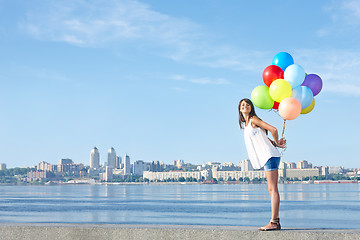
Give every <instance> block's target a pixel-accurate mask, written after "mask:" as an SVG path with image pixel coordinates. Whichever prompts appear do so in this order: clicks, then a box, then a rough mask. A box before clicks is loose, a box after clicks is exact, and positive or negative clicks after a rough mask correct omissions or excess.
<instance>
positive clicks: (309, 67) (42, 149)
mask: <svg viewBox="0 0 360 240" xmlns="http://www.w3.org/2000/svg"><path fill="white" fill-rule="evenodd" d="M359 8H360V2H358V1H353V0H339V1H332V0H325V1H310V0H305V1H298V2H296V1H290V2H289V1H286V0H280V1H277V2H276V3H274V2H269V1H261V2H260V3H259V2H251V1H246V2H242V1H236V0H229V1H225V2H221V1H216V0H206V1H196V2H192V3H191V7H190V6H189V3H186V2H184V1H171V2H170V1H166V0H156V1H155V0H109V1H106V0H99V1H82V0H74V1H56V0H49V1H41V0H34V1H31V2H29V1H22V0H12V1H4V0H0V52H1V54H2V58H1V59H0V82H1V88H0V116H1V118H0V136H1V138H0V146H1V152H2V156H1V159H0V162H4V163H6V164H7V166H8V167H9V168H11V167H16V166H30V165H34V164H36V163H37V162H38V161H41V160H48V161H53V162H55V161H57V160H56V159H60V158H67V157H69V158H71V159H73V160H74V162H88V156H89V151H90V149H89V146H90V147H92V146H97V147H98V149H100V159H101V160H105V159H107V150H108V148H109V147H111V146H113V147H114V148H115V149H117V150H118V151H119V153H121V156H124V155H125V154H124V150H126V151H127V152H128V153H129V155H131V158H132V159H148V160H152V159H154V160H158V161H162V162H170V161H173V160H175V159H184V160H185V161H187V162H192V163H194V164H203V163H206V162H208V161H224V162H225V161H227V162H238V161H239V160H241V159H245V158H247V153H246V149H245V144H244V140H243V132H242V131H241V130H240V129H239V125H238V112H237V106H238V103H239V100H240V99H242V98H244V97H247V98H250V96H251V92H252V90H253V89H254V88H255V87H257V86H259V85H264V83H263V80H262V73H263V70H264V69H265V68H266V67H267V66H269V65H271V64H272V59H273V57H274V56H275V55H276V54H277V53H278V52H282V51H285V52H288V53H290V54H291V55H292V56H293V58H294V61H295V63H296V64H299V65H301V66H302V67H303V68H304V70H305V72H306V73H308V74H311V73H315V74H318V75H319V76H320V77H321V78H322V81H323V88H322V90H321V92H320V94H319V95H317V96H316V103H315V108H314V110H313V111H312V112H310V113H309V114H305V115H300V116H299V117H298V118H297V119H295V120H291V121H287V122H286V129H285V137H286V139H287V144H288V148H287V150H286V151H285V152H284V156H283V158H282V160H283V161H300V160H302V159H307V160H309V161H311V162H313V164H314V165H328V166H344V167H346V168H355V167H358V160H359V157H358V156H357V155H356V154H354V152H355V149H357V145H358V136H359V135H360V112H358V111H357V109H358V103H359V99H360V80H359V78H358V77H357V76H359V74H360V72H359V71H360V43H359V42H358V41H357V39H358V35H359V33H360V28H359V26H360V14H359V12H358V11H357V9H359ZM256 113H257V115H258V116H259V117H260V118H262V119H263V120H265V121H266V122H268V123H269V124H271V125H273V126H275V127H276V128H277V129H278V131H279V133H280V134H281V132H282V128H283V120H282V118H281V117H280V116H279V114H277V113H276V112H274V111H268V110H262V109H259V108H256ZM343 116H344V117H343ZM348 116H350V117H348ZM339 119H341V120H339ZM342 119H344V120H342ZM345 126H346V128H347V129H348V131H344V128H345ZM328 136H330V137H328ZM85 156H86V157H85Z"/></svg>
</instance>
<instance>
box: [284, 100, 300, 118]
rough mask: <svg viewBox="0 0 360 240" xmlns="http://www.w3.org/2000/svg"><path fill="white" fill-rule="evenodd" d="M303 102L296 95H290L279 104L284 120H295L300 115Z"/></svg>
mask: <svg viewBox="0 0 360 240" xmlns="http://www.w3.org/2000/svg"><path fill="white" fill-rule="evenodd" d="M300 112H301V103H300V102H299V100H297V99H296V98H294V97H288V98H285V99H284V100H282V101H281V102H280V104H279V114H280V116H281V117H282V118H283V119H284V120H293V119H295V118H297V117H298V116H299V115H300Z"/></svg>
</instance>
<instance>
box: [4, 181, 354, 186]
mask: <svg viewBox="0 0 360 240" xmlns="http://www.w3.org/2000/svg"><path fill="white" fill-rule="evenodd" d="M345 183H347V184H349V183H356V184H359V183H360V182H359V181H354V180H334V181H333V180H321V181H286V182H283V181H282V182H279V184H280V185H282V184H283V185H287V184H345ZM249 184H252V185H258V184H266V182H257V183H252V182H220V183H203V182H91V183H90V182H89V183H87V182H79V183H76V182H75V183H74V182H71V183H69V182H46V183H0V186H55V185H249Z"/></svg>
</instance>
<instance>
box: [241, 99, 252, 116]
mask: <svg viewBox="0 0 360 240" xmlns="http://www.w3.org/2000/svg"><path fill="white" fill-rule="evenodd" d="M250 111H251V105H250V104H248V103H247V102H246V101H242V102H241V103H240V112H241V113H243V114H249V113H250Z"/></svg>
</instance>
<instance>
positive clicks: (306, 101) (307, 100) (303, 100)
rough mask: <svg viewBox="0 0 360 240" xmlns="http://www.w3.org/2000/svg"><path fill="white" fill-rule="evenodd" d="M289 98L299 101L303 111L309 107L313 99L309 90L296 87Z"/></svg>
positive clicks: (304, 87)
mask: <svg viewBox="0 0 360 240" xmlns="http://www.w3.org/2000/svg"><path fill="white" fill-rule="evenodd" d="M291 96H292V97H294V98H296V99H297V100H299V102H300V104H301V109H305V108H307V107H308V106H310V104H311V103H312V100H313V97H314V95H313V92H312V91H311V89H310V88H308V87H306V86H298V87H296V88H294V89H293V90H292V94H291Z"/></svg>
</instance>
